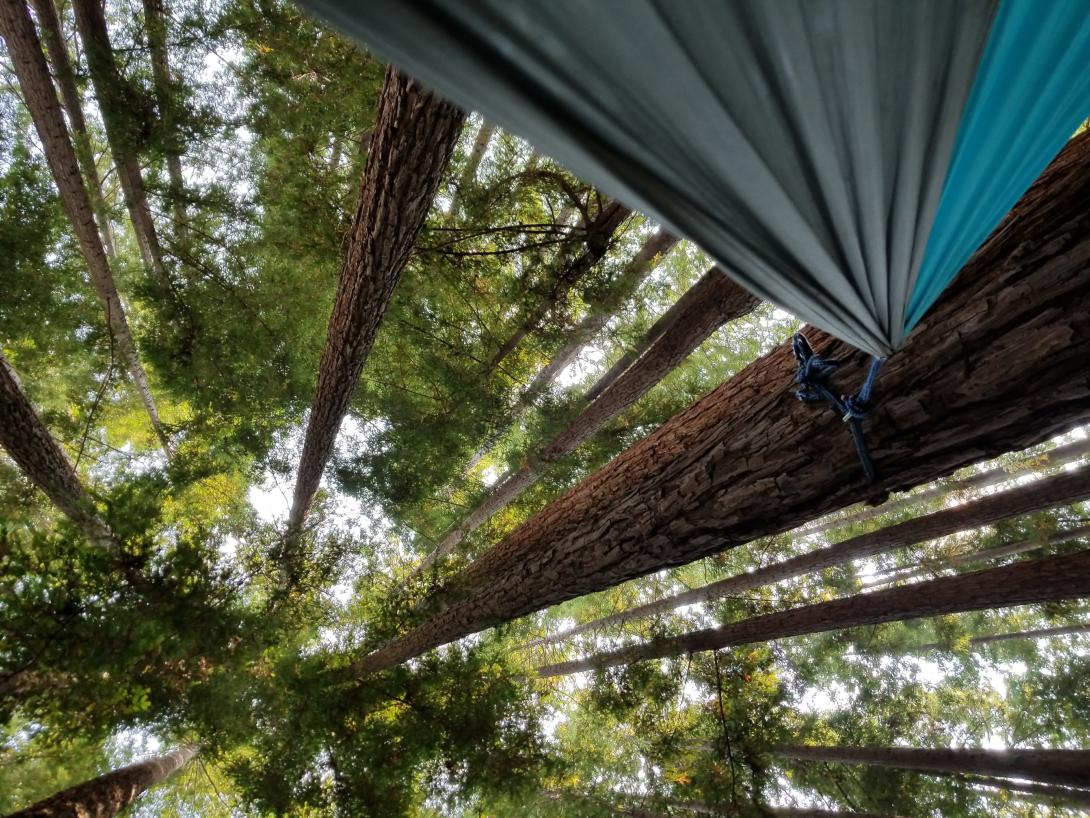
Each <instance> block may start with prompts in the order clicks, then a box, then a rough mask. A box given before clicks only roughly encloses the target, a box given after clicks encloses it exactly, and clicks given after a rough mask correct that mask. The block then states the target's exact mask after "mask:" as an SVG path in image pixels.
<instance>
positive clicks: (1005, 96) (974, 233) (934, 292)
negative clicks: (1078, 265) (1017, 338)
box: [905, 0, 1090, 333]
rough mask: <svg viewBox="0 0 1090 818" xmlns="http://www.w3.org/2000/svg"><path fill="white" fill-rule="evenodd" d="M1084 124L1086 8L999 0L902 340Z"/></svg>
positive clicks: (1076, 3)
mask: <svg viewBox="0 0 1090 818" xmlns="http://www.w3.org/2000/svg"><path fill="white" fill-rule="evenodd" d="M1087 116H1090V3H1087V2H1083V0H1002V2H1001V3H1000V6H999V12H998V14H997V15H996V18H995V20H994V22H993V23H992V30H991V33H990V34H989V36H988V43H987V46H986V48H985V51H984V56H983V58H982V60H981V63H980V67H979V68H978V69H977V76H976V79H975V80H974V81H973V90H972V94H971V95H970V97H969V102H968V105H967V106H966V109H965V113H964V114H963V116H962V120H961V126H960V128H959V130H958V137H957V145H956V147H955V149H954V158H953V161H952V162H951V164H950V170H949V174H948V176H947V178H946V183H945V184H944V186H943V193H942V198H941V199H940V201H939V208H938V212H937V213H936V215H935V220H934V222H933V224H932V227H931V235H930V237H929V238H928V242H927V251H926V252H925V254H924V258H923V264H922V265H921V267H920V271H919V274H918V276H917V279H916V286H915V289H914V290H913V292H912V297H911V298H910V299H909V303H908V312H907V315H906V321H905V332H906V333H907V332H908V331H909V330H911V329H912V327H914V326H915V325H916V324H917V323H918V322H919V321H920V319H921V318H923V316H924V314H925V313H926V312H927V310H928V308H929V307H930V306H931V305H932V304H933V303H934V302H935V300H936V299H937V298H938V297H939V296H940V295H941V294H942V291H943V290H944V289H946V286H947V285H948V284H949V283H950V282H951V281H952V280H953V278H954V277H955V276H956V275H957V273H958V271H959V270H960V269H961V268H962V266H964V264H965V263H966V262H967V261H968V260H969V257H970V256H972V254H973V253H974V252H975V251H976V249H977V248H978V247H980V245H981V244H982V243H983V242H984V240H985V239H987V237H988V235H989V234H990V233H991V232H992V230H994V229H995V227H996V226H997V225H998V224H999V222H1000V221H1002V219H1003V217H1004V216H1005V215H1006V214H1007V212H1008V211H1009V210H1010V209H1011V208H1012V207H1013V206H1014V204H1015V203H1016V202H1017V201H1018V199H1019V198H1020V197H1021V196H1022V194H1023V193H1025V192H1026V190H1027V189H1028V188H1029V186H1030V185H1031V184H1033V181H1034V180H1035V179H1036V178H1037V176H1038V175H1039V174H1040V173H1041V171H1042V170H1044V168H1045V167H1046V166H1047V165H1048V163H1049V162H1050V161H1052V159H1053V157H1055V156H1056V154H1057V153H1059V151H1060V149H1061V148H1063V146H1064V143H1065V142H1066V141H1067V140H1068V139H1069V138H1070V137H1071V135H1072V134H1073V133H1074V131H1075V129H1076V128H1077V127H1078V126H1079V124H1080V123H1081V122H1082V121H1083V120H1084V119H1085V118H1086V117H1087ZM1087 206H1088V207H1090V202H1088V203H1087Z"/></svg>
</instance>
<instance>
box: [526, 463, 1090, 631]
mask: <svg viewBox="0 0 1090 818" xmlns="http://www.w3.org/2000/svg"><path fill="white" fill-rule="evenodd" d="M1087 497H1090V469H1085V468H1084V469H1081V470H1080V471H1078V472H1075V473H1073V474H1069V473H1064V472H1061V473H1060V474H1058V475H1056V476H1054V477H1047V478H1045V479H1043V480H1039V481H1036V482H1033V483H1029V484H1027V485H1024V486H1019V487H1018V488H1013V489H1011V490H1009V491H1005V492H1001V493H999V494H993V495H990V496H988V497H984V498H982V499H980V500H977V501H976V502H974V503H966V504H965V505H962V506H954V507H953V508H946V509H943V510H942V511H936V512H934V513H933V514H927V515H925V516H923V517H917V518H916V519H914V520H907V521H905V522H903V523H898V524H897V525H892V526H889V527H887V528H881V529H878V530H877V531H872V532H869V533H867V534H860V535H859V536H858V537H852V538H851V539H848V540H844V541H843V542H840V543H837V544H836V545H831V546H828V547H827V548H818V549H815V550H814V551H811V552H809V553H807V554H802V555H800V556H797V557H792V558H791V559H787V560H782V561H781V562H777V563H773V564H772V565H769V566H766V567H764V568H758V569H756V570H754V571H749V572H747V573H745V574H739V575H737V576H733V577H727V578H726V579H721V580H719V581H718V582H712V583H709V584H708V585H704V586H702V587H699V588H693V589H691V590H689V591H683V592H681V593H678V594H674V595H672V596H669V597H666V598H665V599H660V600H656V601H655V602H648V603H646V604H645V605H639V606H637V607H635V608H631V609H630V610H627V611H619V612H617V613H615V614H610V615H609V616H604V617H601V618H599V619H595V620H593V621H591V622H586V623H584V624H582V625H578V626H577V627H574V628H570V629H568V630H566V631H562V632H560V633H557V634H554V635H552V636H550V637H549V638H547V639H545V640H543V641H542V643H541V644H548V643H550V642H557V641H561V640H563V639H568V638H571V637H573V636H577V635H579V634H582V633H587V632H588V631H594V630H599V629H601V628H605V627H609V626H612V625H620V624H623V623H625V622H632V621H634V620H637V619H642V618H643V617H646V616H653V615H655V614H657V613H666V612H668V611H672V610H675V609H676V608H680V607H681V606H683V605H691V604H694V603H698V602H711V601H713V600H716V599H722V598H723V597H725V596H728V595H730V594H738V593H741V592H743V591H748V590H750V589H752V588H760V587H762V586H764V585H770V584H772V583H774V582H781V581H783V580H785V579H791V578H792V577H798V576H802V575H804V574H809V573H811V572H814V571H820V570H822V569H824V568H830V567H832V566H834V565H840V564H842V563H844V562H847V561H849V560H855V559H862V558H864V557H870V556H874V555H875V554H881V553H883V552H885V551H892V550H893V549H895V548H905V547H907V546H910V545H916V544H918V543H921V542H927V541H928V540H934V539H937V538H939V537H945V536H947V535H950V534H954V533H957V532H958V531H969V530H971V529H974V528H979V527H980V526H985V525H991V524H993V523H997V522H1000V521H1001V520H1009V519H1011V518H1012V517H1019V516H1021V515H1023V514H1031V513H1033V512H1035V511H1043V510H1045V509H1048V508H1053V507H1055V506H1062V505H1068V504H1070V503H1075V502H1078V501H1079V500H1085V499H1086V498H1087ZM1087 532H1090V526H1088V527H1081V528H1078V529H1074V530H1072V531H1069V532H1063V533H1062V534H1057V535H1055V539H1054V540H1051V538H1050V541H1054V542H1062V541H1065V540H1071V539H1077V538H1078V537H1080V536H1083V535H1085V534H1086V533H1087ZM1042 545H1043V543H1035V544H1034V547H1037V548H1040V547H1041V546H1042ZM989 550H992V551H994V552H995V553H994V554H992V555H991V556H994V557H995V558H998V557H1002V556H1009V555H1012V554H1016V553H1020V552H1019V550H1018V549H1017V548H1015V547H1014V546H1011V545H1006V546H998V547H997V548H996V549H989ZM988 558H990V557H986V556H982V557H981V559H988Z"/></svg>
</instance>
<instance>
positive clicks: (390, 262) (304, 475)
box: [288, 69, 465, 544]
mask: <svg viewBox="0 0 1090 818" xmlns="http://www.w3.org/2000/svg"><path fill="white" fill-rule="evenodd" d="M464 118H465V115H464V114H463V113H462V112H461V111H459V110H458V109H457V108H454V107H453V106H451V105H448V104H447V103H446V102H444V101H442V100H441V99H440V98H439V97H437V96H435V95H434V94H432V93H430V92H429V91H426V90H425V89H424V88H422V87H421V86H420V84H419V83H417V82H415V81H414V80H411V79H409V78H408V77H405V76H403V75H402V74H400V73H399V72H397V71H395V70H393V69H390V70H388V71H387V73H386V82H385V85H384V87H383V90H382V97H381V99H380V100H379V110H378V117H377V120H376V122H377V124H376V126H375V129H374V131H373V132H372V134H371V142H370V146H369V148H368V159H367V167H366V169H365V170H364V174H363V180H362V183H361V188H360V197H359V203H358V205H357V207H356V215H355V218H354V220H353V222H352V228H351V231H350V233H349V239H348V250H347V254H346V256H345V260H344V265H343V266H342V268H341V276H340V283H339V284H338V287H337V297H336V301H335V302H334V305H333V313H332V315H331V316H330V319H329V334H328V336H327V338H326V344H325V349H324V350H323V352H322V360H321V364H320V365H319V368H318V383H317V387H316V389H315V392H314V399H313V401H312V402H311V407H310V420H309V421H308V423H307V431H306V437H305V440H304V442H303V453H302V457H301V458H300V462H299V473H298V476H297V478H296V482H295V493H294V497H293V500H292V508H291V514H290V517H289V519H288V541H289V544H291V543H292V542H294V541H295V540H296V539H297V538H298V535H299V533H300V532H301V529H302V525H303V521H304V519H305V518H306V514H307V511H308V510H309V508H310V505H311V502H312V501H313V499H314V494H315V492H317V490H318V483H319V481H320V480H321V477H322V471H323V470H324V469H325V465H326V463H327V462H328V460H329V456H330V454H331V453H332V451H333V443H334V440H335V439H336V436H337V430H338V429H339V428H340V425H341V420H342V419H343V418H344V415H345V413H346V412H347V411H348V404H349V402H350V401H351V399H352V395H353V394H354V393H355V391H356V385H357V384H358V383H359V378H360V373H361V372H362V370H363V364H364V362H365V361H366V360H367V355H368V353H369V352H370V351H371V345H372V344H373V343H374V340H375V335H376V333H377V332H378V327H379V323H380V322H381V321H382V316H383V314H384V313H385V312H386V307H387V306H388V305H389V303H390V299H391V297H392V296H393V292H394V287H395V286H396V285H397V282H398V280H399V278H400V277H401V271H402V270H403V269H404V267H405V264H406V263H407V262H408V260H409V253H410V251H411V250H412V247H413V243H414V242H415V241H416V236H417V233H419V232H420V228H421V227H422V226H423V224H424V219H425V218H426V217H427V215H428V209H429V208H430V207H431V203H432V200H433V199H434V198H435V192H436V190H437V188H438V187H439V181H440V178H441V177H442V175H443V171H444V170H445V168H446V166H447V162H448V161H449V159H450V154H451V151H452V150H453V148H454V143H455V141H456V140H457V139H458V133H459V130H460V129H461V126H462V121H463V119H464Z"/></svg>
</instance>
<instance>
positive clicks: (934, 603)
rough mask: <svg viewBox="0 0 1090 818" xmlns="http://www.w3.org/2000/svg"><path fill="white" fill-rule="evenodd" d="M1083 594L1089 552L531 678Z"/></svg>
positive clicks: (736, 625)
mask: <svg viewBox="0 0 1090 818" xmlns="http://www.w3.org/2000/svg"><path fill="white" fill-rule="evenodd" d="M1087 595H1090V551H1080V552H1078V553H1076V554H1069V555H1067V556H1062V557H1047V558H1045V559H1040V560H1033V561H1031V562H1021V563H1017V564H1015V565H1007V566H1003V567H1001V568H989V569H986V570H984V571H974V572H973V573H970V574H961V575H959V576H955V577H945V578H943V579H933V580H930V581H929V582H920V583H916V584H915V585H907V586H904V587H901V588H890V589H888V590H885V591H874V592H872V593H869V594H856V595H855V596H849V597H844V598H842V599H834V600H832V601H830V602H819V603H816V604H814V605H804V606H802V607H800V608H791V609H789V610H786V611H777V612H776V613H771V614H765V615H764V616H755V617H753V618H751V619H744V620H742V621H740V622H732V623H730V624H729V625H722V626H721V627H718V628H707V629H705V630H700V631H694V632H692V633H687V634H683V635H682V636H671V637H662V638H660V639H654V640H652V641H650V642H645V643H643V644H639V645H630V646H628V647H624V648H620V649H618V650H613V651H606V652H603V653H598V654H595V655H593V656H589V657H587V658H584V659H576V660H573V661H570V662H557V663H556V664H552V665H545V666H543V667H541V668H539V669H538V674H539V675H540V676H542V677H549V676H566V675H568V674H571V673H581V672H583V671H587V670H596V669H598V668H604V667H614V666H616V665H627V664H631V663H633V662H642V661H645V660H647V659H661V658H664V657H667V656H680V655H685V654H691V653H697V652H699V651H706V650H719V649H720V648H727V647H733V646H736V645H749V644H753V643H755V642H767V641H769V640H772V639H786V638H787V637H789V636H801V635H803V634H810V633H824V632H826V631H835V630H843V629H844V628H855V627H859V626H861V625H876V624H880V623H882V622H898V621H903V620H906V619H919V618H921V617H929V616H940V615H942V614H950V613H964V612H966V611H979V610H983V609H987V608H1001V607H1006V606H1010V605H1029V604H1032V603H1036V602H1056V601H1061V600H1065V599H1077V598H1079V597H1083V596H1087Z"/></svg>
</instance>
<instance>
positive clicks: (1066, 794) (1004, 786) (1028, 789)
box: [962, 777, 1090, 807]
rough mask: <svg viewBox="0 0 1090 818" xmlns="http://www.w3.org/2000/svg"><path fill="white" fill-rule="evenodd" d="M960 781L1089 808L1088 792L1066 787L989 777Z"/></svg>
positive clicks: (1089, 797) (1089, 796) (1089, 793)
mask: <svg viewBox="0 0 1090 818" xmlns="http://www.w3.org/2000/svg"><path fill="white" fill-rule="evenodd" d="M962 780H963V781H964V783H966V784H974V785H976V786H978V787H989V788H990V789H995V790H1007V791H1008V792H1020V793H1025V794H1026V795H1035V796H1038V797H1039V798H1047V799H1050V800H1055V801H1062V802H1064V803H1065V804H1068V805H1071V806H1080V807H1090V790H1084V789H1078V790H1073V789H1068V788H1067V787H1058V786H1056V785H1054V784H1029V783H1026V782H1024V781H1007V780H1005V779H1002V778H990V777H973V778H968V779H962Z"/></svg>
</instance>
